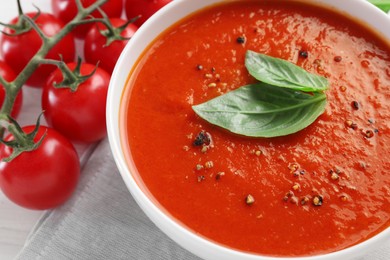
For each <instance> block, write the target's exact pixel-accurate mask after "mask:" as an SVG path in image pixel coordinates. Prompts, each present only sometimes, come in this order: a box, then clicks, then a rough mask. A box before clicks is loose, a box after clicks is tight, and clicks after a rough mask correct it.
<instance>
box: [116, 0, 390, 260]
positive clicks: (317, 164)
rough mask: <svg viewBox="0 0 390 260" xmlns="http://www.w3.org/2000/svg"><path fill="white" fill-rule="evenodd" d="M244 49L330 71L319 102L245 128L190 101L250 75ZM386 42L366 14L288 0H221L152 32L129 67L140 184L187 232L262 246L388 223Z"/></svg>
mask: <svg viewBox="0 0 390 260" xmlns="http://www.w3.org/2000/svg"><path fill="white" fill-rule="evenodd" d="M247 50H252V51H256V52H259V53H264V54H267V55H270V56H273V57H278V58H282V59H284V60H287V61H290V62H292V63H295V64H296V65H298V66H301V67H303V68H304V69H306V70H307V71H309V72H312V73H315V74H318V75H322V76H324V77H326V78H328V80H329V82H330V89H329V90H327V91H326V95H327V99H328V103H327V106H326V111H325V113H324V114H322V115H321V116H320V117H319V118H318V119H317V120H316V121H315V122H314V123H313V124H311V125H310V126H309V127H307V128H305V129H304V130H302V131H300V132H297V133H295V134H291V135H287V136H283V137H275V138H249V137H244V136H239V135H236V134H232V133H230V132H228V131H227V130H224V129H221V128H219V127H217V126H213V125H211V124H209V123H208V122H206V121H204V120H203V119H201V118H200V117H198V116H197V115H196V114H195V113H194V111H193V110H192V106H193V105H197V104H200V103H203V102H206V101H208V100H210V99H212V98H214V97H217V96H220V95H222V94H224V93H227V92H229V91H231V90H234V89H237V88H238V87H240V86H243V85H246V84H249V83H252V82H254V79H253V78H252V77H251V76H250V75H249V73H248V71H247V69H246V68H245V65H244V59H245V53H246V51H247ZM389 100H390V47H389V44H388V42H386V41H385V40H381V38H380V37H379V36H378V35H376V34H375V33H374V32H373V31H370V30H369V29H367V28H366V27H365V26H364V25H362V24H359V23H358V22H356V21H354V20H352V19H350V18H348V17H345V16H343V15H341V14H338V13H336V12H334V11H331V10H327V9H324V8H322V7H319V6H311V5H308V4H304V3H298V2H292V1H227V2H225V3H223V4H220V5H216V6H212V7H210V8H206V9H204V10H202V11H199V12H197V13H195V14H193V15H191V16H189V17H187V18H185V19H183V20H181V21H180V22H179V23H177V24H175V25H174V26H172V27H171V28H169V29H168V30H167V31H165V32H164V33H163V34H162V35H160V36H159V37H158V38H157V39H156V40H155V41H154V42H153V43H152V44H151V45H150V46H149V47H148V49H147V50H146V51H145V52H144V54H143V56H142V57H141V58H140V59H139V61H138V63H137V65H136V67H135V68H134V70H133V71H132V72H131V75H130V77H129V81H128V85H127V87H126V93H125V94H124V97H123V102H122V103H123V104H122V112H121V113H122V115H121V118H122V119H121V120H122V127H123V128H124V130H123V131H122V132H124V133H125V134H124V136H123V139H124V140H125V141H124V143H125V144H124V145H125V149H126V150H128V151H129V154H131V156H130V157H129V158H128V160H132V161H134V163H135V165H136V168H137V170H138V173H139V179H140V185H145V187H147V189H148V192H150V194H151V195H152V196H153V198H154V199H155V200H156V201H158V203H159V205H160V206H161V208H163V209H164V210H165V211H166V212H168V213H169V214H170V215H171V216H173V217H174V218H175V219H176V220H177V221H178V222H179V223H182V224H183V225H184V226H186V227H187V228H188V229H190V230H192V231H193V232H195V233H197V234H199V235H201V236H203V237H205V238H207V239H209V240H212V241H215V242H216V243H219V244H221V245H224V246H227V247H230V248H234V249H236V250H240V251H244V252H251V253H257V254H261V255H269V256H308V255H317V254H324V253H330V252H334V251H337V250H341V249H344V248H347V247H350V246H352V245H354V244H357V243H360V242H362V241H364V240H367V239H368V238H370V237H372V236H373V235H375V234H377V233H378V232H381V231H383V230H385V229H387V228H389V225H390V206H389V205H390V176H389V173H390V161H389V158H390V146H389V144H390V129H389V126H390V102H389Z"/></svg>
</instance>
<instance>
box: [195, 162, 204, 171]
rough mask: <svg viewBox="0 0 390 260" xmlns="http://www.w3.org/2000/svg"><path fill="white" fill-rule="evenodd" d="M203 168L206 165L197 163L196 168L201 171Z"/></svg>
mask: <svg viewBox="0 0 390 260" xmlns="http://www.w3.org/2000/svg"><path fill="white" fill-rule="evenodd" d="M203 168H204V166H203V165H201V164H197V165H196V166H195V169H196V170H197V171H201V170H203Z"/></svg>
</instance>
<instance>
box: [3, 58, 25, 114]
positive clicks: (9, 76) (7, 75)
mask: <svg viewBox="0 0 390 260" xmlns="http://www.w3.org/2000/svg"><path fill="white" fill-rule="evenodd" d="M0 75H1V76H2V77H3V78H4V79H5V80H6V81H8V82H10V81H13V80H14V79H15V77H16V74H15V73H14V71H13V70H12V69H11V68H10V67H9V66H8V65H7V64H6V63H5V62H3V61H0ZM4 98H5V89H4V86H3V85H0V106H1V105H2V104H3V102H4ZM22 103H23V94H22V91H20V92H19V93H18V95H17V96H16V100H15V103H14V107H13V108H12V112H11V116H12V117H13V118H16V117H17V116H18V115H19V113H20V109H21V107H22Z"/></svg>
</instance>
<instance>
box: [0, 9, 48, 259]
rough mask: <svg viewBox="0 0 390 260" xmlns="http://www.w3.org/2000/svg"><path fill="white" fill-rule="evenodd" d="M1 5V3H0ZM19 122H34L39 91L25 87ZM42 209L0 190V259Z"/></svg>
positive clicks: (16, 247) (10, 254) (18, 244)
mask: <svg viewBox="0 0 390 260" xmlns="http://www.w3.org/2000/svg"><path fill="white" fill-rule="evenodd" d="M0 5H1V4H0ZM25 93H26V94H27V95H24V96H25V100H24V102H23V111H22V113H21V114H20V117H19V119H20V122H26V124H34V116H33V113H34V112H33V111H39V103H40V91H39V90H35V89H31V88H29V89H27V90H26V91H25ZM43 213H44V211H33V210H27V209H24V208H22V207H19V206H17V205H15V204H14V203H12V202H11V201H9V200H8V198H6V197H5V195H4V194H3V193H2V192H1V191H0V259H1V260H8V259H13V258H14V257H15V256H16V254H17V253H18V252H19V251H20V249H21V248H22V246H23V244H24V241H25V240H26V237H27V235H28V234H29V233H30V231H31V230H32V229H33V226H34V225H35V223H36V222H37V220H38V219H39V218H40V216H41V215H42V214H43Z"/></svg>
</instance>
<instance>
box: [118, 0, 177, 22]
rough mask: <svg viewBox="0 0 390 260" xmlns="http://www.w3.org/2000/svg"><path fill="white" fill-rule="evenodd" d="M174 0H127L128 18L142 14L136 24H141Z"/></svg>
mask: <svg viewBox="0 0 390 260" xmlns="http://www.w3.org/2000/svg"><path fill="white" fill-rule="evenodd" d="M169 2H172V0H126V2H125V11H126V16H127V19H131V18H134V17H136V16H138V15H141V17H140V18H139V19H137V21H135V24H136V25H138V26H141V25H142V24H143V23H144V22H145V21H146V20H147V19H149V17H151V16H152V15H153V14H154V13H155V12H157V11H158V10H159V9H161V8H162V7H163V6H165V5H166V4H168V3H169Z"/></svg>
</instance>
